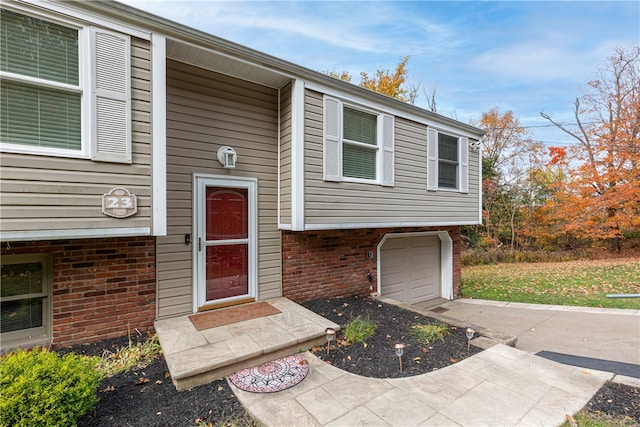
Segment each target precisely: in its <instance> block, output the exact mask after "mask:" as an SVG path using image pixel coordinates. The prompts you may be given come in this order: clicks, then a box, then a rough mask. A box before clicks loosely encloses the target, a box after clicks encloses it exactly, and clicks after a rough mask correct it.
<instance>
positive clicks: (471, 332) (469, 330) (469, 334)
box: [465, 326, 476, 351]
mask: <svg viewBox="0 0 640 427" xmlns="http://www.w3.org/2000/svg"><path fill="white" fill-rule="evenodd" d="M465 333H466V334H467V351H471V338H473V336H474V335H475V333H476V330H475V329H473V328H472V327H471V326H467V329H466V330H465Z"/></svg>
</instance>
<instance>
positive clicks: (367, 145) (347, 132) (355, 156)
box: [342, 107, 378, 180]
mask: <svg viewBox="0 0 640 427" xmlns="http://www.w3.org/2000/svg"><path fill="white" fill-rule="evenodd" d="M343 142H344V145H343V147H342V175H343V176H346V177H351V178H361V179H371V180H375V179H376V157H377V144H378V138H377V116H375V115H373V114H369V113H365V112H363V111H360V110H355V109H353V108H348V107H344V110H343ZM352 142H356V143H355V144H354V143H352ZM358 143H359V144H358Z"/></svg>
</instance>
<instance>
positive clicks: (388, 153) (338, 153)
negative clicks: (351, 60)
mask: <svg viewBox="0 0 640 427" xmlns="http://www.w3.org/2000/svg"><path fill="white" fill-rule="evenodd" d="M345 107H347V108H351V109H353V110H357V111H361V112H363V113H366V114H370V115H372V116H375V117H376V145H375V146H373V145H370V144H366V143H362V142H359V141H353V140H349V139H346V138H344V108H345ZM323 119H324V126H323V134H324V138H323V140H324V147H323V153H324V161H323V165H324V168H323V172H324V180H325V181H336V182H354V183H362V184H377V185H385V186H393V185H394V173H395V171H394V154H395V153H394V151H395V147H394V131H393V129H394V125H395V120H394V117H393V116H390V115H388V114H384V113H381V112H379V111H375V110H372V109H370V108H366V107H363V106H361V105H358V104H355V103H351V102H345V101H342V100H340V99H337V98H332V97H329V96H325V97H324V115H323ZM345 145H352V146H357V147H363V148H366V149H370V150H375V153H376V166H375V168H376V170H375V175H376V178H375V179H364V178H357V177H350V176H345V175H344V174H343V164H342V163H343V157H342V156H343V147H344V146H345Z"/></svg>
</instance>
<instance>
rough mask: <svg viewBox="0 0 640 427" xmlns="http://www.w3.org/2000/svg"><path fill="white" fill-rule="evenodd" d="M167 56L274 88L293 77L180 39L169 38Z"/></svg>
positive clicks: (281, 85)
mask: <svg viewBox="0 0 640 427" xmlns="http://www.w3.org/2000/svg"><path fill="white" fill-rule="evenodd" d="M167 58H169V59H173V60H175V61H179V62H182V63H185V64H190V65H193V66H196V67H199V68H204V69H206V70H211V71H215V72H217V73H220V74H225V75H227V76H231V77H236V78H239V79H241V80H246V81H250V82H253V83H257V84H259V85H262V86H267V87H271V88H274V89H280V88H282V87H284V86H285V85H286V84H287V83H289V82H290V81H291V79H292V78H291V76H287V75H284V74H281V73H277V72H275V71H272V70H269V69H267V68H265V67H261V66H259V65H256V64H252V63H250V62H247V61H243V60H241V59H238V58H232V57H230V56H228V55H225V54H223V53H220V52H214V51H212V50H208V49H205V48H202V47H198V46H195V45H192V44H189V43H185V42H181V41H178V40H171V39H167Z"/></svg>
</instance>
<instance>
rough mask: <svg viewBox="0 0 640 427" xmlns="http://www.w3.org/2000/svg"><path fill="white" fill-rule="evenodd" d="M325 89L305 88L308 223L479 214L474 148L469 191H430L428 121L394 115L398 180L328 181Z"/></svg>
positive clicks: (472, 217)
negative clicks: (391, 182) (324, 156)
mask: <svg viewBox="0 0 640 427" xmlns="http://www.w3.org/2000/svg"><path fill="white" fill-rule="evenodd" d="M322 105H323V99H322V94H321V93H318V92H315V91H311V90H307V91H306V93H305V215H306V216H305V223H306V226H314V225H324V224H333V225H340V224H385V223H387V224H391V223H420V224H424V225H430V224H442V223H448V224H450V223H463V222H473V221H477V219H478V209H479V207H478V194H479V187H478V172H479V159H478V152H477V151H469V193H468V194H462V193H459V192H456V191H435V192H434V191H427V126H426V125H423V124H420V123H416V122H413V121H410V120H407V119H404V118H402V117H395V129H394V132H395V186H393V187H383V186H381V185H375V184H361V183H350V182H325V181H323V176H322V146H323V144H322V138H323V134H322V120H323V114H322V113H323V112H322Z"/></svg>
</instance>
